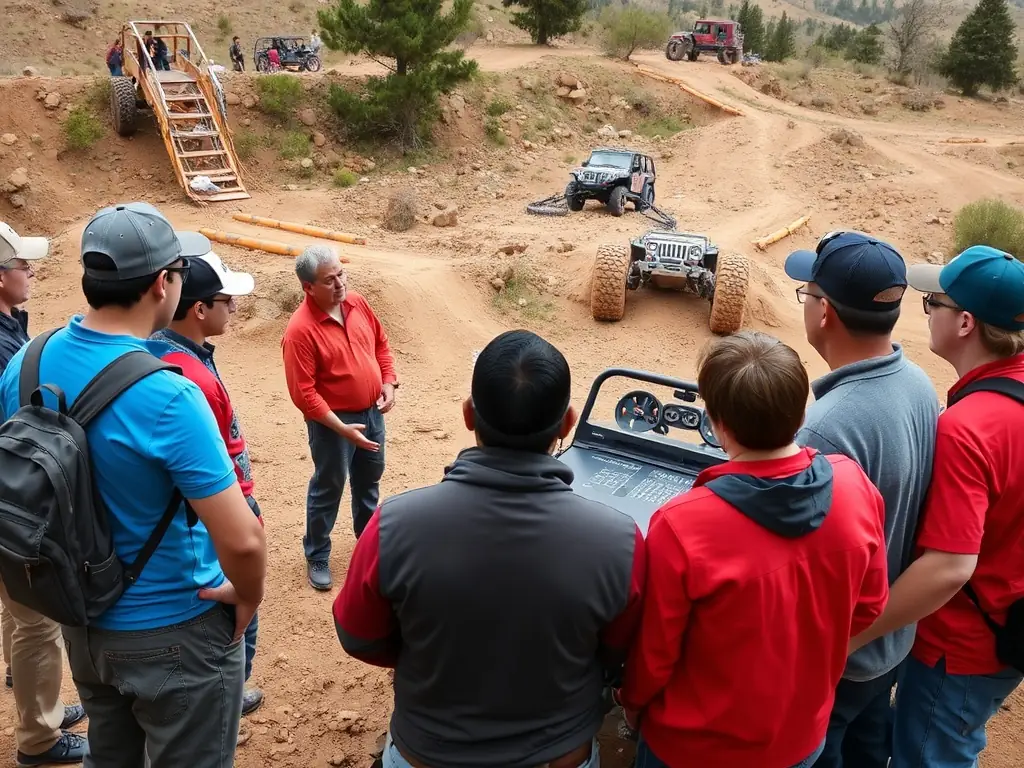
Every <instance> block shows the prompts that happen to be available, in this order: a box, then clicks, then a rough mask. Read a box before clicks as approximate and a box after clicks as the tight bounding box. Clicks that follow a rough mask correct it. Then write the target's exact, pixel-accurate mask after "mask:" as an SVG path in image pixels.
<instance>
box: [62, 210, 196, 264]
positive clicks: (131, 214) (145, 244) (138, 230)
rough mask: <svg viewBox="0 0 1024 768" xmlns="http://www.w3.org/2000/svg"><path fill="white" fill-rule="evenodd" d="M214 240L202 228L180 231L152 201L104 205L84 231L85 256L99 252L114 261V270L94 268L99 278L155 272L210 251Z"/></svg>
mask: <svg viewBox="0 0 1024 768" xmlns="http://www.w3.org/2000/svg"><path fill="white" fill-rule="evenodd" d="M211 247H212V246H211V244H210V241H209V240H208V239H207V238H206V237H204V236H203V235H201V234H199V233H198V232H176V231H175V230H174V227H172V226H171V222H169V221H168V220H167V217H165V216H164V215H163V214H162V213H160V211H158V210H157V209H156V208H154V207H153V206H152V205H150V204H149V203H123V204H120V205H113V206H110V207H108V208H102V209H100V210H99V211H97V212H96V215H95V216H93V217H92V219H90V220H89V223H88V224H86V225H85V231H83V232H82V248H81V253H82V258H83V259H84V258H85V256H86V255H87V254H90V253H98V254H102V255H104V256H106V257H108V258H109V259H110V260H111V261H112V262H113V263H114V268H113V269H112V270H106V269H90V268H89V267H85V274H86V275H88V276H89V277H92V278H95V279H96V280H105V281H119V280H134V279H135V278H137V277H146V276H147V275H155V274H156V273H157V272H159V271H160V270H162V269H165V268H167V267H169V266H170V265H171V264H173V263H174V262H176V261H177V260H178V259H190V258H195V257H198V256H202V255H203V254H205V253H209V251H210V248H211Z"/></svg>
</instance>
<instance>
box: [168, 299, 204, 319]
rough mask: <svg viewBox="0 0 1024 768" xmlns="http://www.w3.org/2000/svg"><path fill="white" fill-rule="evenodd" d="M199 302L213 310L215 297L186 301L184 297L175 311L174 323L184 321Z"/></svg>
mask: <svg viewBox="0 0 1024 768" xmlns="http://www.w3.org/2000/svg"><path fill="white" fill-rule="evenodd" d="M199 302H202V303H203V304H205V305H206V306H207V307H210V308H213V296H207V297H206V298H205V299H186V298H184V297H182V298H181V300H180V301H179V302H178V306H177V307H175V309H174V321H175V322H177V321H179V320H184V319H185V318H186V317H187V316H188V313H189V311H190V310H191V309H192V307H194V306H195V305H196V304H198V303H199Z"/></svg>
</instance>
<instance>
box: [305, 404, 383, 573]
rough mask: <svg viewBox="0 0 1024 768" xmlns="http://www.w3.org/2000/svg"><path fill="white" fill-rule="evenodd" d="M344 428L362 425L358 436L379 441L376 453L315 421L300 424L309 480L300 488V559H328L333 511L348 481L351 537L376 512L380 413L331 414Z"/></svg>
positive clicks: (380, 457) (380, 463)
mask: <svg viewBox="0 0 1024 768" xmlns="http://www.w3.org/2000/svg"><path fill="white" fill-rule="evenodd" d="M336 415H337V416H338V418H339V419H341V420H342V421H343V422H345V423H346V424H365V425H366V429H365V431H364V432H363V434H364V435H365V436H366V437H367V439H369V440H373V441H374V442H376V443H380V450H379V451H378V452H376V453H375V452H373V451H366V450H363V449H362V448H356V447H355V446H354V445H353V444H352V443H350V442H349V441H348V440H346V439H345V438H343V437H342V436H341V435H339V434H338V433H337V432H335V431H334V430H333V429H331V428H329V427H325V426H324V425H323V424H321V423H320V422H318V421H308V420H307V421H306V431H307V433H308V435H309V451H310V453H311V454H312V456H313V476H312V477H311V478H310V479H309V486H308V488H307V490H306V534H305V536H303V537H302V549H303V550H304V552H305V554H306V560H309V561H314V560H327V559H328V558H330V556H331V531H332V530H334V523H335V521H336V520H337V519H338V507H339V506H340V505H341V496H342V494H343V493H344V492H345V483H346V481H349V480H350V481H351V482H350V491H351V495H352V524H353V529H354V531H355V534H356V538H359V535H360V534H361V533H362V532H363V529H364V528H365V527H366V524H367V523H368V522H370V517H371V516H372V515H373V512H374V510H375V509H377V502H378V500H379V498H380V479H381V477H383V476H384V414H382V413H381V412H380V410H379V409H378V408H377V406H373V407H371V408H368V409H367V410H365V411H358V412H356V413H342V412H340V411H339V412H337V414H336Z"/></svg>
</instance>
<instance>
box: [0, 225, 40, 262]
mask: <svg viewBox="0 0 1024 768" xmlns="http://www.w3.org/2000/svg"><path fill="white" fill-rule="evenodd" d="M49 252H50V241H49V240H48V239H46V238H45V237H22V236H21V235H19V234H18V233H17V232H15V231H14V230H13V229H11V227H10V225H9V224H5V223H4V222H2V221H0V267H6V266H7V265H9V264H10V263H11V262H12V261H14V260H15V259H24V260H25V261H38V260H39V259H42V258H45V257H46V255H47V254H48V253H49Z"/></svg>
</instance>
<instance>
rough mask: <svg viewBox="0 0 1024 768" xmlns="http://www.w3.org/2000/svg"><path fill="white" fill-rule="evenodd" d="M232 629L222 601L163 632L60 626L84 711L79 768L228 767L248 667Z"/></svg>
mask: <svg viewBox="0 0 1024 768" xmlns="http://www.w3.org/2000/svg"><path fill="white" fill-rule="evenodd" d="M234 631H235V619H234V608H233V607H232V606H225V605H218V606H215V607H214V608H212V609H210V610H209V611H207V612H206V613H204V614H202V615H201V616H197V617H196V618H194V619H192V620H191V621H186V622H182V623H180V624H175V625H173V626H170V627H163V628H161V629H151V630H144V631H139V632H118V631H110V630H102V629H91V628H88V627H86V628H79V627H64V644H65V647H66V648H67V653H68V662H69V664H70V666H71V674H72V677H73V678H74V681H75V686H76V687H77V688H78V694H79V696H81V698H82V706H83V707H85V712H86V714H87V715H88V716H89V733H88V737H89V752H90V754H89V755H88V756H86V758H85V761H84V768H142V766H143V765H148V766H152V768H182V766H188V768H231V766H232V765H233V764H234V760H235V745H236V741H237V737H238V723H239V720H240V719H241V716H242V685H243V677H244V666H245V648H244V643H243V641H242V640H239V641H238V642H236V643H233V644H232V643H231V636H232V635H233V634H234Z"/></svg>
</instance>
